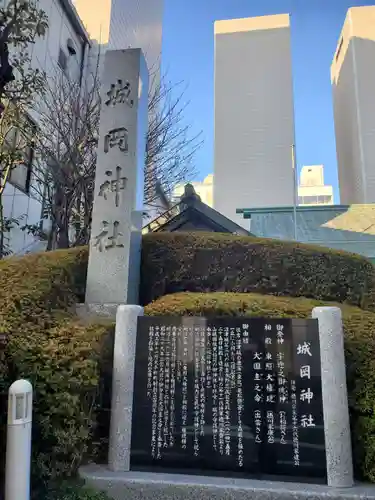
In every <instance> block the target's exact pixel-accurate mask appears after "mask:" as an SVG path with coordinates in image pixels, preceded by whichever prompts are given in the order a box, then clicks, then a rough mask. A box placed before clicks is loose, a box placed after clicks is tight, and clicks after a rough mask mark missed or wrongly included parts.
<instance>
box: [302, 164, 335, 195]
mask: <svg viewBox="0 0 375 500" xmlns="http://www.w3.org/2000/svg"><path fill="white" fill-rule="evenodd" d="M298 205H333V187H332V186H329V185H326V184H324V167H323V165H309V166H308V165H306V166H304V167H302V169H301V173H300V178H299V186H298Z"/></svg>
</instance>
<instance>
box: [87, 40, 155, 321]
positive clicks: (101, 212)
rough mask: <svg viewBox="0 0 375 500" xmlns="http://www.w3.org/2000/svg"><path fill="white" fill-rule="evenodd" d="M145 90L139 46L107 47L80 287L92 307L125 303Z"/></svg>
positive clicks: (138, 203)
mask: <svg viewBox="0 0 375 500" xmlns="http://www.w3.org/2000/svg"><path fill="white" fill-rule="evenodd" d="M147 94H148V73H147V67H146V63H145V61H144V58H143V55H142V52H141V50H140V49H127V50H116V51H108V52H107V53H106V55H105V62H104V73H103V78H102V92H101V101H102V102H101V115H100V132H99V144H98V159H97V167H96V175H95V195H94V206H93V214H92V227H91V240H90V253H89V264H88V272H87V286H86V304H87V305H88V306H89V307H91V308H93V309H95V308H97V309H98V310H100V309H102V310H105V309H107V310H112V311H113V312H115V311H116V307H117V305H119V304H126V303H127V302H128V299H129V297H128V286H129V279H130V281H132V282H134V280H135V277H134V276H131V277H130V278H129V273H130V269H131V267H132V262H131V260H132V254H131V248H132V245H131V234H132V228H133V231H134V224H132V220H133V221H134V215H133V218H132V213H133V211H134V210H135V209H136V208H138V209H140V208H141V207H142V201H143V178H144V161H145V146H146V133H147V124H148V117H147V100H148V95H147ZM136 253H137V260H139V259H138V253H139V252H136ZM133 274H134V273H133ZM133 295H134V294H133Z"/></svg>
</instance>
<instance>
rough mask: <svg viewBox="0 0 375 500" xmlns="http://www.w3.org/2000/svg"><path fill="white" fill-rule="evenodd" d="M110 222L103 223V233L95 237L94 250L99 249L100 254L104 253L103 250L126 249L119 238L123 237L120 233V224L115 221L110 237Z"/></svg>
mask: <svg viewBox="0 0 375 500" xmlns="http://www.w3.org/2000/svg"><path fill="white" fill-rule="evenodd" d="M109 226H110V224H109V222H107V221H105V220H104V221H103V222H102V230H101V232H100V233H99V234H98V235H97V236H95V237H94V243H93V245H94V248H97V249H98V250H99V252H103V250H108V249H110V248H116V247H117V248H124V245H123V244H122V243H120V242H119V238H120V237H121V236H123V233H121V232H120V231H119V226H120V223H119V222H118V221H115V222H114V223H113V232H112V235H111V236H108V235H109Z"/></svg>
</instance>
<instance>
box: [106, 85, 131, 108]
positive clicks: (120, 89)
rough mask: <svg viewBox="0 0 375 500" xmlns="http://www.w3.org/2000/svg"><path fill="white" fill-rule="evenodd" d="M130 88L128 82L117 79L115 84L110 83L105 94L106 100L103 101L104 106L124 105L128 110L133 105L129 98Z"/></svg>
mask: <svg viewBox="0 0 375 500" xmlns="http://www.w3.org/2000/svg"><path fill="white" fill-rule="evenodd" d="M131 91H132V88H131V85H130V83H129V82H128V81H125V83H123V81H122V80H121V79H118V80H117V82H116V83H112V84H111V87H110V89H109V91H108V92H107V96H108V99H107V100H106V101H105V104H106V106H116V104H124V103H126V104H127V105H128V106H129V107H130V108H132V107H133V105H134V100H133V99H131V98H130V94H131Z"/></svg>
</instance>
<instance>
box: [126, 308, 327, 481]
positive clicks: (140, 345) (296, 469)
mask: <svg viewBox="0 0 375 500" xmlns="http://www.w3.org/2000/svg"><path fill="white" fill-rule="evenodd" d="M134 388H135V391H134V406H133V437H132V463H133V464H134V465H136V464H138V465H142V466H145V465H149V466H156V465H162V466H164V467H170V468H175V467H177V468H180V469H196V470H208V471H209V470H213V469H216V470H222V471H226V472H229V471H232V472H238V473H241V472H243V473H247V474H253V475H260V474H268V475H276V474H280V475H288V476H293V477H297V476H302V477H310V478H312V477H320V478H322V479H325V478H326V451H325V440H324V424H323V404H322V385H321V372H320V349H319V330H318V322H317V321H316V320H311V319H310V320H291V319H268V318H264V319H263V318H259V319H258V318H257V319H253V318H212V319H206V318H190V319H189V318H173V317H172V318H170V317H169V318H163V317H160V318H155V317H143V318H140V319H139V333H138V336H137V351H136V363H135V382H134Z"/></svg>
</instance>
